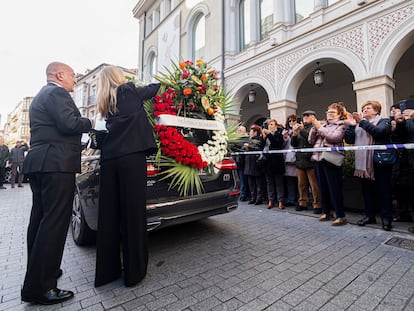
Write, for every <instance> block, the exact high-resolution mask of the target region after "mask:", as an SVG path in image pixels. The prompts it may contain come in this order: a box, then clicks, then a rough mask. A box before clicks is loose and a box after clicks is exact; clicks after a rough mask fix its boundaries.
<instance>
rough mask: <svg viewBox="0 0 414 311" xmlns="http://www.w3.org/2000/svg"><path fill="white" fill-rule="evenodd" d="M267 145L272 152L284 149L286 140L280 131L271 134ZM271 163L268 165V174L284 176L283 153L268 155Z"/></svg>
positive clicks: (268, 136)
mask: <svg viewBox="0 0 414 311" xmlns="http://www.w3.org/2000/svg"><path fill="white" fill-rule="evenodd" d="M265 142H266V144H269V151H270V150H281V149H283V144H284V142H285V141H284V139H283V135H282V133H281V130H280V129H276V131H274V132H272V133H269V134H268V135H267V136H266V140H265ZM268 158H269V161H268V162H267V165H266V168H265V169H266V173H271V174H277V175H283V174H284V173H285V158H284V156H283V153H271V154H269V155H268Z"/></svg>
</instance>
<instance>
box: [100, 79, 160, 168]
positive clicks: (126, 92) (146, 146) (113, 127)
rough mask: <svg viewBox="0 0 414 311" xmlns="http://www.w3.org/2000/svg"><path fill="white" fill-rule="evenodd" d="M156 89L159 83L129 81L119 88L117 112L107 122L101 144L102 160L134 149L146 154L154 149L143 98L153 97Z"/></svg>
mask: <svg viewBox="0 0 414 311" xmlns="http://www.w3.org/2000/svg"><path fill="white" fill-rule="evenodd" d="M159 88H160V84H159V83H155V84H150V85H148V86H145V87H136V86H135V85H134V84H133V83H132V82H128V83H125V84H122V85H120V86H119V87H118V89H117V106H116V107H117V112H116V113H115V114H113V115H110V116H109V117H108V119H107V121H106V128H107V129H108V131H109V133H108V136H107V137H106V139H105V140H104V142H103V144H102V154H101V157H102V160H107V159H113V158H117V157H121V156H124V155H128V154H131V153H136V152H145V153H146V154H147V155H149V154H152V153H155V152H156V151H157V145H156V143H155V140H154V135H153V130H152V127H151V125H150V123H149V121H148V118H147V114H146V112H145V109H144V101H145V100H147V99H150V98H152V97H154V96H155V95H156V94H157V92H158V89H159Z"/></svg>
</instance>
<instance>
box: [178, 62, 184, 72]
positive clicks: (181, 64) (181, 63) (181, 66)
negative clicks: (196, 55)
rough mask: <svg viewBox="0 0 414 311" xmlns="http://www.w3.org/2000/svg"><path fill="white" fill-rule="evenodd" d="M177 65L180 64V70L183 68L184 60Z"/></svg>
mask: <svg viewBox="0 0 414 311" xmlns="http://www.w3.org/2000/svg"><path fill="white" fill-rule="evenodd" d="M179 65H180V69H181V70H183V69H184V68H185V62H180V63H179Z"/></svg>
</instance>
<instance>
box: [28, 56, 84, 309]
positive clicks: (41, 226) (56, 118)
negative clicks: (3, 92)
mask: <svg viewBox="0 0 414 311" xmlns="http://www.w3.org/2000/svg"><path fill="white" fill-rule="evenodd" d="M46 76H47V82H48V83H47V85H45V86H44V87H43V88H42V89H41V90H40V92H39V93H38V94H37V95H36V96H35V97H34V98H33V101H32V103H31V105H30V108H29V117H30V133H31V138H30V147H31V148H30V150H29V152H28V153H27V156H26V158H25V160H24V165H23V174H26V175H28V177H29V182H30V188H31V190H32V193H33V206H32V211H31V214H30V221H29V227H28V230H27V271H26V276H25V278H24V283H23V288H22V291H21V298H22V300H23V301H25V302H31V303H39V304H56V303H61V302H62V301H65V300H67V299H70V298H72V297H73V292H71V291H66V290H61V289H59V288H57V287H56V286H57V278H58V277H59V276H60V275H61V274H62V270H61V269H60V264H61V261H62V255H63V248H64V245H65V240H66V235H67V231H68V228H69V223H70V217H71V215H72V204H73V197H74V193H75V173H77V172H80V168H81V161H80V160H81V146H80V139H81V135H82V133H85V132H88V131H89V130H90V128H91V127H92V124H91V121H90V120H89V119H87V118H82V117H81V115H80V112H79V110H78V108H77V107H76V105H75V103H74V101H73V99H72V97H71V96H70V94H69V92H73V88H74V86H75V84H76V78H75V73H74V72H73V69H72V68H71V67H69V66H68V65H66V64H63V63H59V62H53V63H51V64H49V65H48V66H47V68H46Z"/></svg>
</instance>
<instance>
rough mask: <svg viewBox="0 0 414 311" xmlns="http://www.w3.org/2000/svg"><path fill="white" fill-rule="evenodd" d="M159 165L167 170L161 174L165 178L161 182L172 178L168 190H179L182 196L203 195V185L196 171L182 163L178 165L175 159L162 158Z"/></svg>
mask: <svg viewBox="0 0 414 311" xmlns="http://www.w3.org/2000/svg"><path fill="white" fill-rule="evenodd" d="M158 165H159V166H160V167H164V168H167V169H166V170H163V171H162V172H161V173H160V174H161V175H162V176H163V177H162V178H161V180H166V179H170V178H171V181H170V186H169V188H168V190H170V189H172V188H177V191H178V193H179V194H180V196H183V195H185V196H187V195H193V194H201V193H203V190H204V187H203V183H202V182H201V179H200V176H198V174H197V170H196V169H194V168H192V167H189V166H187V165H184V164H182V163H177V162H175V161H174V160H173V159H171V158H169V157H165V156H160V162H159V163H158Z"/></svg>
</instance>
